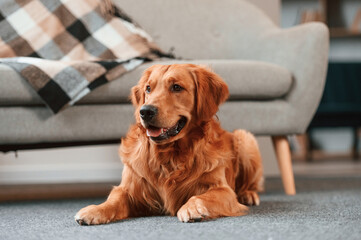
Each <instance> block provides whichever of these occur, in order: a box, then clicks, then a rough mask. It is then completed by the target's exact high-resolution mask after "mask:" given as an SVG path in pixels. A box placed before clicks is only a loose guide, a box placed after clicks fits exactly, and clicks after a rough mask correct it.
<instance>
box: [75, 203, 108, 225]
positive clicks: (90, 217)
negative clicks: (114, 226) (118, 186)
mask: <svg viewBox="0 0 361 240" xmlns="http://www.w3.org/2000/svg"><path fill="white" fill-rule="evenodd" d="M114 216H115V211H112V209H107V208H105V207H104V206H102V205H90V206H87V207H85V208H82V209H81V210H80V211H79V212H78V213H77V214H76V215H75V221H76V222H77V223H78V224H79V225H96V224H104V223H109V222H110V221H112V220H113V219H114Z"/></svg>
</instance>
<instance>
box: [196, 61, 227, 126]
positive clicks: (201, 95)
mask: <svg viewBox="0 0 361 240" xmlns="http://www.w3.org/2000/svg"><path fill="white" fill-rule="evenodd" d="M192 74H193V77H194V78H195V85H196V104H195V106H196V115H197V118H198V120H201V121H207V120H209V119H211V118H212V117H213V116H214V115H215V114H216V113H217V111H218V106H219V105H220V104H221V103H223V102H224V101H226V99H227V98H228V96H229V91H228V86H227V84H226V83H225V82H224V81H223V80H222V78H221V77H220V76H218V75H217V74H216V73H214V72H212V71H211V70H210V69H208V68H207V67H203V66H201V67H200V66H194V67H193V70H192Z"/></svg>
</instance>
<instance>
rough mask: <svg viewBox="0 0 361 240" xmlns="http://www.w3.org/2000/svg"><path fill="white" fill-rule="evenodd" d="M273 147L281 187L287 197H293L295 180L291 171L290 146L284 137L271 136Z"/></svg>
mask: <svg viewBox="0 0 361 240" xmlns="http://www.w3.org/2000/svg"><path fill="white" fill-rule="evenodd" d="M272 141H273V146H274V148H275V151H276V156H277V161H278V166H279V169H280V171H281V177H282V182H283V187H284V189H285V192H286V194H287V195H295V194H296V187H295V179H294V176H293V170H292V159H291V151H290V146H289V144H288V140H287V137H286V136H273V137H272Z"/></svg>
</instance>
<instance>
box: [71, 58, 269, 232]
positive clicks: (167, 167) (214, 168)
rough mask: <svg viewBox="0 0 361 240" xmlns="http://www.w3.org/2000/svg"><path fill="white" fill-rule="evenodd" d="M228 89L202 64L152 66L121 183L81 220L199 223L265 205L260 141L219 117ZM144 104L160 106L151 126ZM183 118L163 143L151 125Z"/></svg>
mask: <svg viewBox="0 0 361 240" xmlns="http://www.w3.org/2000/svg"><path fill="white" fill-rule="evenodd" d="M175 85H177V87H174V86H175ZM178 87H180V88H178ZM228 94H229V93H228V87H227V85H226V84H225V83H224V81H223V80H222V79H221V78H220V77H219V76H218V75H216V74H215V73H213V72H212V71H210V70H209V69H208V68H206V67H203V66H198V65H193V64H173V65H154V66H152V67H150V68H148V69H147V70H146V71H145V72H144V74H143V76H142V78H141V79H140V81H139V83H138V85H137V86H135V87H133V88H132V93H131V100H132V103H133V104H134V106H135V108H136V111H135V118H136V124H135V125H133V126H132V127H131V128H130V130H129V132H128V134H127V136H126V138H124V139H122V144H121V147H120V150H119V154H120V156H121V158H122V161H123V163H124V170H123V175H122V181H121V184H120V185H119V186H118V187H114V188H113V190H112V191H111V193H110V195H109V197H108V199H107V200H106V201H105V202H104V203H102V204H100V205H91V206H88V207H85V208H83V209H81V210H80V211H79V212H78V213H77V215H76V216H75V218H76V221H77V222H78V223H79V224H82V225H88V224H102V223H108V222H112V221H117V220H121V219H125V218H129V217H137V216H149V215H160V214H170V215H172V216H175V215H177V217H178V219H179V220H180V221H183V222H193V221H199V220H202V219H211V218H217V217H222V216H240V215H244V214H246V213H247V210H248V208H247V207H246V206H245V205H243V204H246V205H258V204H259V203H260V200H259V196H258V194H257V192H259V191H261V190H262V188H263V176H262V172H263V171H262V165H261V156H260V153H259V149H258V145H257V142H256V140H255V138H254V137H253V135H252V134H250V133H248V132H246V131H244V130H236V131H234V132H233V133H230V132H227V131H225V130H223V129H222V128H221V126H220V124H219V122H218V120H217V119H216V118H215V114H216V112H217V111H218V106H219V105H220V104H221V103H222V102H224V101H225V100H226V99H227V97H228ZM143 105H151V106H154V107H156V108H157V114H156V116H155V117H154V119H152V121H151V122H150V123H149V122H147V121H145V120H143V119H142V117H141V116H140V113H139V112H140V109H141V108H142V106H143ZM235 111H237V109H235ZM180 117H183V118H185V119H186V120H187V121H186V124H185V125H184V127H183V129H181V131H180V132H179V133H178V134H176V135H175V136H170V137H168V138H166V139H162V140H157V139H156V138H152V137H151V136H149V132H147V130H146V129H147V128H151V126H153V127H157V128H154V129H157V130H155V131H156V132H157V131H160V130H159V129H160V128H164V129H169V128H171V127H172V126H175V125H176V126H177V122H178V121H180V120H179V119H180ZM234 121H237V119H234ZM148 131H150V130H148ZM147 133H148V136H147ZM156 135H158V133H157V134H156Z"/></svg>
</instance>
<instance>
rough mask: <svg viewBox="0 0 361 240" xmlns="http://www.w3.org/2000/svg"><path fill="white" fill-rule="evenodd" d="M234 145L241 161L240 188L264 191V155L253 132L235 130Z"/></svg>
mask: <svg viewBox="0 0 361 240" xmlns="http://www.w3.org/2000/svg"><path fill="white" fill-rule="evenodd" d="M233 147H234V151H235V154H236V157H237V160H238V163H239V167H240V170H239V174H238V177H237V181H238V184H236V185H238V186H239V187H240V189H238V190H241V191H242V190H252V191H257V192H260V191H263V190H264V179H263V167H262V157H261V153H260V151H259V147H258V143H257V140H256V138H255V137H254V136H253V134H251V133H249V132H247V131H245V130H235V131H234V132H233Z"/></svg>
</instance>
